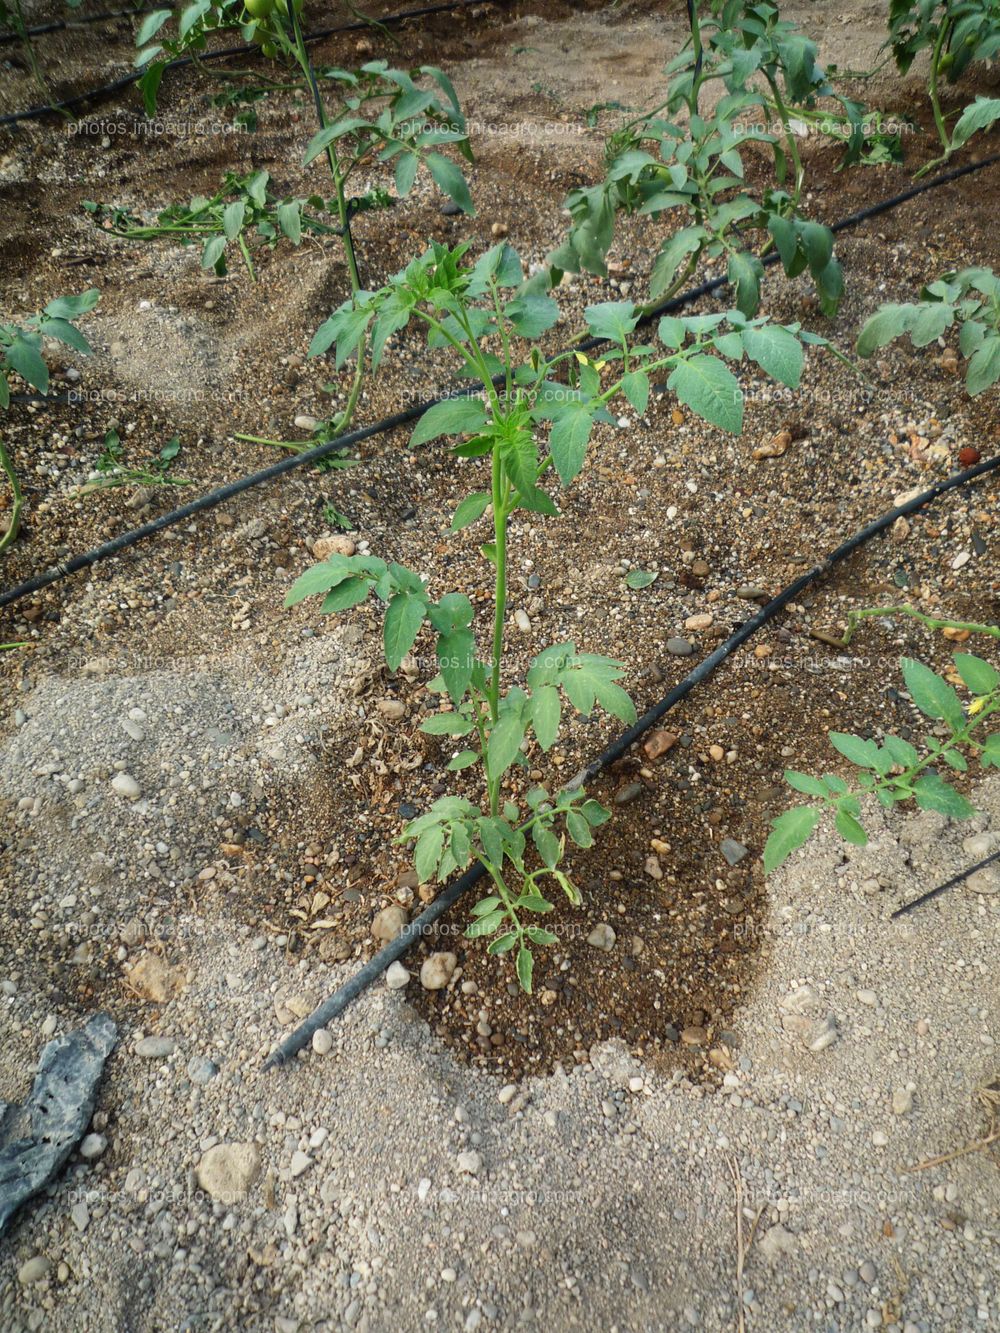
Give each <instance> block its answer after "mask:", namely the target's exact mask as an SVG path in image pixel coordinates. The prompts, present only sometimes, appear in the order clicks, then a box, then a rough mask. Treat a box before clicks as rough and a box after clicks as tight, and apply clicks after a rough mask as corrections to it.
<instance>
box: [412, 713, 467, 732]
mask: <svg viewBox="0 0 1000 1333" xmlns="http://www.w3.org/2000/svg"><path fill="white" fill-rule="evenodd" d="M475 728H476V724H475V723H474V722H473V720H472V718H471V717H466V716H465V714H464V713H432V714H431V715H430V717H425V718H424V720H423V722H421V724H420V730H421V731H422V732H424V733H425V734H426V735H428V736H468V734H469V732H470V731H474V730H475Z"/></svg>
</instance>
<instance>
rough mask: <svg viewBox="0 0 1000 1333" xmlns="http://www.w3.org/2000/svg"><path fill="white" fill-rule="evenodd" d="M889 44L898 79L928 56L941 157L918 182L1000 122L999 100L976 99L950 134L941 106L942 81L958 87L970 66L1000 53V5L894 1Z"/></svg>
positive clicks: (971, 0)
mask: <svg viewBox="0 0 1000 1333" xmlns="http://www.w3.org/2000/svg"><path fill="white" fill-rule="evenodd" d="M889 40H890V42H891V45H892V53H893V56H894V58H895V61H896V65H897V67H898V69H899V71H900V73H901V74H906V73H907V71H908V70H909V68H910V66H911V65H912V63H913V60H914V58H915V57H916V56H917V55H918V54H919V53H920V52H922V51H927V52H928V59H929V70H928V76H927V95H928V97H929V98H930V101H931V109H932V110H933V113H934V125H935V127H936V129H937V132H938V137H939V138H940V140H941V147H942V148H943V149H944V151H943V153H942V154H941V155H940V157H936V158H934V160H933V161H932V162H928V163H927V164H926V166H924V167H921V169H920V171H918V172H917V173H916V175H917V176H918V177H919V176H923V175H925V174H926V173H927V172H929V171H932V170H933V169H934V167H938V166H940V165H941V164H942V163H943V162H947V160H948V158H949V157H951V155H952V153H954V152H955V151H956V150H957V149H959V148H961V147H962V146H963V145H964V144H966V143H967V142H968V141H969V139H971V137H972V136H973V134H975V133H977V132H978V131H980V130H986V129H989V127H990V126H991V125H993V124H994V123H995V122H996V121H997V120H1000V98H997V97H977V98H976V100H975V101H974V102H973V103H972V104H971V105H970V106H967V107H966V108H965V110H964V111H963V112H962V113H961V115H960V116H959V118H958V121H957V123H956V124H955V126H954V128H953V129H950V130H949V128H948V119H947V117H946V116H945V113H944V111H943V109H942V106H941V81H942V79H944V80H946V81H947V82H948V83H952V84H953V83H957V82H958V80H959V79H960V78H961V77H962V75H963V74H964V73H965V72H966V70H967V69H968V68H969V66H970V65H972V64H974V63H977V62H983V61H988V60H993V59H995V57H996V55H997V52H998V51H1000V3H998V0H892V3H891V4H890V6H889Z"/></svg>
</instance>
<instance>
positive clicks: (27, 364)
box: [6, 333, 49, 393]
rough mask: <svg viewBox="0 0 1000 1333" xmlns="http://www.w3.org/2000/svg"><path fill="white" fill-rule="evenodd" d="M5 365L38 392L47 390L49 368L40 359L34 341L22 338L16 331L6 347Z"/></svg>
mask: <svg viewBox="0 0 1000 1333" xmlns="http://www.w3.org/2000/svg"><path fill="white" fill-rule="evenodd" d="M6 359H7V365H8V366H11V367H12V368H13V369H14V370H16V371H17V373H18V374H19V375H20V376H21V378H22V379H23V380H27V382H28V383H29V384H30V385H31V386H32V387H33V388H35V389H37V390H38V392H39V393H48V391H49V368H48V366H47V365H46V364H45V362H44V361H43V359H42V354H41V352H39V350H38V348H37V347H36V346H35V345H34V343H32V342H29V341H28V340H27V339H26V338H22V337H21V335H20V334H19V333H18V334H16V335H15V337H14V341H13V342H12V343H11V345H10V346H9V347H8V348H7V358H6Z"/></svg>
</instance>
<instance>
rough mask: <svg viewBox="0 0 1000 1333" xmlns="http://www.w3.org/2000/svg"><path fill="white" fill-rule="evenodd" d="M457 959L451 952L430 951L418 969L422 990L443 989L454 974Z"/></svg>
mask: <svg viewBox="0 0 1000 1333" xmlns="http://www.w3.org/2000/svg"><path fill="white" fill-rule="evenodd" d="M456 967H458V959H457V958H456V956H455V955H454V954H453V953H432V954H431V956H430V957H429V958H427V959H425V960H424V965H423V967H421V969H420V984H421V986H423V988H424V990H444V988H445V986H447V984H448V982H449V981H450V980H451V979H452V977H453V976H454V975H455V968H456Z"/></svg>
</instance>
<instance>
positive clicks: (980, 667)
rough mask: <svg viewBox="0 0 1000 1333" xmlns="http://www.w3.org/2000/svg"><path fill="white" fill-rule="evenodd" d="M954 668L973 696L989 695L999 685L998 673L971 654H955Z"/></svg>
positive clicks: (987, 663)
mask: <svg viewBox="0 0 1000 1333" xmlns="http://www.w3.org/2000/svg"><path fill="white" fill-rule="evenodd" d="M955 668H956V670H957V671H958V674H959V675H960V676H961V677H962V680H963V682H964V683H965V684H966V685H967V686H968V687H969V689H970V690H971V691H972V693H973V694H989V693H990V692H991V691H992V690H995V689H996V688H997V686H998V685H1000V671H997V669H996V667H994V666H991V665H990V664H989V662H984V661H983V659H982V658H981V657H975V656H973V654H972V653H956V654H955Z"/></svg>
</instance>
